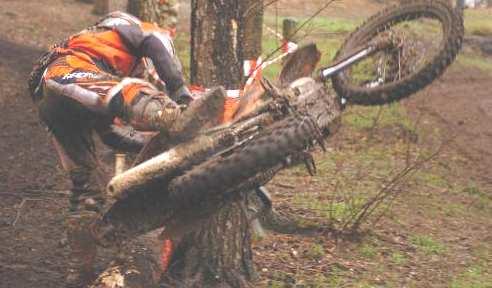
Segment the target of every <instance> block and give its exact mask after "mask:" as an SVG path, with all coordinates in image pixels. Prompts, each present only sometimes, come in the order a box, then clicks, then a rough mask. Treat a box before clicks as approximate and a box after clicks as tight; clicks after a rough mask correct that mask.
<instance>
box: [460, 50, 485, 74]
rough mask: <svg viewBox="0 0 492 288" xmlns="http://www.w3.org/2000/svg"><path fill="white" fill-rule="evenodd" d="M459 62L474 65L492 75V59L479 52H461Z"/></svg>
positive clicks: (468, 65)
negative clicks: (478, 53)
mask: <svg viewBox="0 0 492 288" xmlns="http://www.w3.org/2000/svg"><path fill="white" fill-rule="evenodd" d="M457 64H458V65H459V66H464V67H472V68H477V69H480V70H482V71H483V72H486V73H488V74H491V75H492V59H490V58H486V57H483V56H481V55H477V54H460V55H458V58H457Z"/></svg>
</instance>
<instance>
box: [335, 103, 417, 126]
mask: <svg viewBox="0 0 492 288" xmlns="http://www.w3.org/2000/svg"><path fill="white" fill-rule="evenodd" d="M342 119H343V122H342V125H348V126H350V127H352V128H354V129H356V130H367V129H371V128H373V127H376V126H377V127H385V126H392V125H400V126H403V127H405V128H406V129H408V130H410V131H415V127H414V124H413V122H412V120H411V119H410V118H409V117H408V115H407V112H406V110H405V108H404V107H403V106H402V105H401V104H399V103H393V104H389V105H386V106H382V107H350V108H349V109H348V110H347V112H346V113H345V114H344V115H343V118H342Z"/></svg>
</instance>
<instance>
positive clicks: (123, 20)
mask: <svg viewBox="0 0 492 288" xmlns="http://www.w3.org/2000/svg"><path fill="white" fill-rule="evenodd" d="M140 24H142V21H140V20H139V19H138V18H137V17H135V16H132V15H130V14H128V13H125V12H121V11H115V12H111V13H109V14H107V15H106V16H104V17H103V18H102V19H101V20H99V22H98V23H97V24H96V26H97V27H105V28H110V27H114V26H117V25H140Z"/></svg>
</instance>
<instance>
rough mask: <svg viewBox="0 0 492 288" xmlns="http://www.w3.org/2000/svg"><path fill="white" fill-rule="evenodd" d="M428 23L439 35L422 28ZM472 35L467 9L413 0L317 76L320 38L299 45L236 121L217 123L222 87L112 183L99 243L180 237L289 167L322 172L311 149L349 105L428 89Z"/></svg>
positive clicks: (248, 97)
mask: <svg viewBox="0 0 492 288" xmlns="http://www.w3.org/2000/svg"><path fill="white" fill-rule="evenodd" d="M425 25H428V26H427V28H425V27H426V26H425ZM422 30H425V31H437V33H438V34H439V36H438V37H435V36H427V35H424V36H421V35H417V34H418V33H416V32H419V31H422ZM463 34H464V28H463V20H462V16H461V15H460V14H459V13H457V11H455V10H453V9H452V8H451V7H449V6H448V4H447V3H445V2H444V1H422V0H416V1H410V2H409V3H407V4H402V5H400V6H394V7H390V8H387V9H385V10H383V11H382V12H380V13H378V14H376V15H374V16H372V17H371V18H369V19H368V20H367V21H366V22H364V23H363V24H362V25H360V26H359V28H357V29H356V30H355V31H354V32H353V33H352V34H350V36H348V37H347V39H346V40H345V43H344V44H343V45H342V46H341V48H340V50H339V51H338V53H337V54H336V56H335V60H334V64H333V65H331V66H329V67H326V68H322V69H319V70H318V72H317V73H313V72H314V71H315V68H316V65H317V64H318V62H319V60H320V53H319V52H318V50H317V48H316V45H314V44H311V45H308V46H306V47H304V48H301V49H298V50H297V51H296V52H294V53H293V54H292V55H290V56H289V58H288V59H287V61H286V62H285V64H284V67H283V69H282V72H281V73H280V77H279V81H278V82H279V84H277V85H274V84H272V83H271V82H270V81H268V80H266V79H263V80H261V81H256V83H255V84H256V85H251V88H250V89H248V90H247V91H244V96H243V97H242V98H241V99H240V100H239V102H238V105H237V107H236V108H235V109H234V111H233V117H232V119H230V121H229V122H227V123H217V122H216V121H215V122H214V120H215V119H217V117H218V115H220V113H222V112H223V110H224V108H223V107H224V103H225V102H226V100H227V99H226V96H225V94H226V93H225V91H223V89H221V88H216V89H212V90H211V91H209V92H207V93H205V95H204V96H203V97H201V98H200V99H199V100H197V101H194V102H192V104H191V105H190V107H188V109H187V110H185V111H184V113H183V120H182V121H179V123H176V125H175V127H173V128H172V129H171V131H170V132H167V133H164V134H163V133H161V134H160V135H158V136H156V137H154V139H153V140H152V141H151V142H150V143H149V144H148V145H147V147H146V148H145V149H144V151H142V153H141V154H140V155H139V157H138V160H137V161H136V165H135V166H134V167H132V168H131V169H129V170H127V171H125V172H124V173H122V174H120V175H118V176H115V177H114V178H113V179H112V181H111V182H110V183H109V185H108V192H109V193H110V194H111V195H113V196H114V198H115V202H114V204H113V205H112V206H111V207H110V208H109V210H108V211H107V212H106V213H105V215H104V217H103V219H102V220H101V221H100V223H99V224H98V226H97V227H96V228H95V229H96V230H98V231H99V232H101V233H99V235H100V237H99V240H101V242H112V241H115V240H116V239H118V240H121V239H127V238H132V237H135V236H137V235H141V234H143V233H146V232H149V231H151V230H154V229H156V228H159V227H162V226H165V227H166V231H167V233H168V234H169V235H171V236H172V235H174V234H179V233H180V231H184V230H187V229H189V228H190V227H191V226H193V225H197V224H196V223H197V221H198V220H197V219H203V218H206V217H208V216H209V215H212V214H213V212H214V211H216V210H217V209H218V207H220V206H221V205H223V204H224V203H227V201H229V200H230V199H233V198H234V197H236V195H238V194H240V193H248V192H249V191H254V190H255V189H257V188H258V187H260V186H262V185H265V184H266V183H267V182H268V181H270V180H271V179H272V178H273V176H274V175H275V174H276V173H277V172H278V171H280V170H282V169H284V168H286V167H288V166H291V165H293V164H296V163H300V162H304V163H305V164H306V166H307V167H308V170H309V171H311V172H314V171H315V165H314V161H313V159H312V157H311V154H310V151H311V150H312V148H313V147H314V146H315V145H316V144H317V145H320V146H321V147H323V146H324V144H323V143H324V140H325V138H326V136H327V135H329V133H330V125H331V124H332V123H333V122H334V121H335V120H336V119H338V118H339V116H340V114H341V113H342V111H343V109H344V107H346V106H347V105H353V104H357V105H382V104H386V103H390V102H394V101H398V100H400V99H403V98H405V97H408V96H410V95H412V94H413V93H415V92H417V91H419V90H421V89H423V88H424V87H426V86H427V85H428V84H430V83H431V82H432V81H434V80H435V79H436V78H437V77H439V76H440V75H441V74H442V73H443V72H444V70H445V69H446V68H447V67H448V66H449V65H450V64H451V63H452V62H453V60H454V59H455V57H456V56H457V54H458V53H459V51H460V48H461V45H462V41H463ZM424 40H431V41H430V42H431V43H426V42H425V41H424ZM313 75H314V76H313ZM329 80H331V83H332V88H333V90H334V91H335V92H336V93H333V92H332V91H333V90H331V89H330V88H331V87H330V85H329V83H328V82H329ZM221 111H222V112H221Z"/></svg>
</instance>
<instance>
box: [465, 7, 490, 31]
mask: <svg viewBox="0 0 492 288" xmlns="http://www.w3.org/2000/svg"><path fill="white" fill-rule="evenodd" d="M491 19H492V10H491V9H487V10H484V9H467V10H465V31H466V33H468V34H472V35H479V36H490V35H492V21H491Z"/></svg>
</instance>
